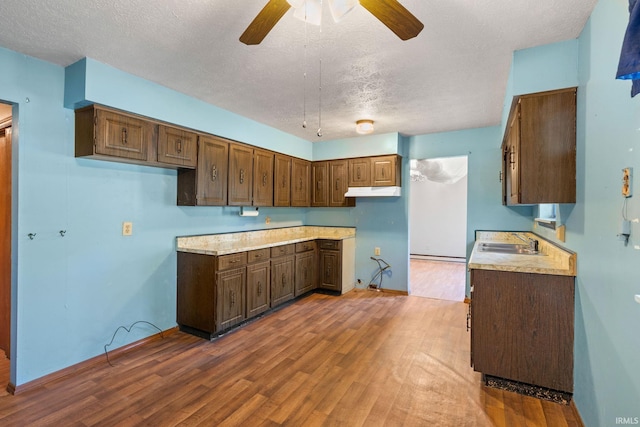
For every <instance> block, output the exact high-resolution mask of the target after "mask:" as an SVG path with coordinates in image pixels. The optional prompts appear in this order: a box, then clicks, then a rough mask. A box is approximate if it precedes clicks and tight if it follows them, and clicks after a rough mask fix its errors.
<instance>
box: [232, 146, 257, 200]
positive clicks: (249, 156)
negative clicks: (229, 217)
mask: <svg viewBox="0 0 640 427" xmlns="http://www.w3.org/2000/svg"><path fill="white" fill-rule="evenodd" d="M228 197H229V201H228V204H229V205H230V206H251V204H252V203H253V148H251V147H249V146H248V145H243V144H236V143H230V144H229V196H228Z"/></svg>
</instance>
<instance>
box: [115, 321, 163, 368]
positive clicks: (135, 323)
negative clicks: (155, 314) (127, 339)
mask: <svg viewBox="0 0 640 427" xmlns="http://www.w3.org/2000/svg"><path fill="white" fill-rule="evenodd" d="M138 323H146V324H147V325H151V326H153V327H154V328H156V329H157V330H159V331H160V337H161V338H164V335H162V329H160V328H158V327H157V326H156V325H154V324H153V323H151V322H147V321H146V320H138V321H137V322H133V323H132V324H131V326H129V327H128V328H127V327H126V326H118V329H116V331H115V332H114V333H113V336H112V337H111V341H109V344H105V345H104V355H105V356H107V362H108V363H109V365H111V366H113V364H112V363H111V361H110V360H109V352H108V351H107V347H109V346H110V345H111V344H113V340H114V339H115V338H116V334H117V333H118V331H119V330H120V329H124V330H125V331H127V332H131V329H133V327H134V326H135V325H137V324H138Z"/></svg>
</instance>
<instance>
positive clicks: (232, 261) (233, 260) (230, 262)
mask: <svg viewBox="0 0 640 427" xmlns="http://www.w3.org/2000/svg"><path fill="white" fill-rule="evenodd" d="M236 262H238V260H237V259H232V260H231V261H229V264H235V263H236Z"/></svg>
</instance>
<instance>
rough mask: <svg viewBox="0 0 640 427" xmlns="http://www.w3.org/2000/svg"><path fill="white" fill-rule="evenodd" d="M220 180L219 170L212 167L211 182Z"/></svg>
mask: <svg viewBox="0 0 640 427" xmlns="http://www.w3.org/2000/svg"><path fill="white" fill-rule="evenodd" d="M216 179H218V168H217V167H216V165H211V181H215V180H216Z"/></svg>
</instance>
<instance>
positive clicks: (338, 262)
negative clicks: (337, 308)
mask: <svg viewBox="0 0 640 427" xmlns="http://www.w3.org/2000/svg"><path fill="white" fill-rule="evenodd" d="M318 246H319V247H320V268H319V269H320V284H319V287H320V288H321V289H327V290H331V291H338V292H341V291H342V241H340V240H320V241H319V242H318Z"/></svg>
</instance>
